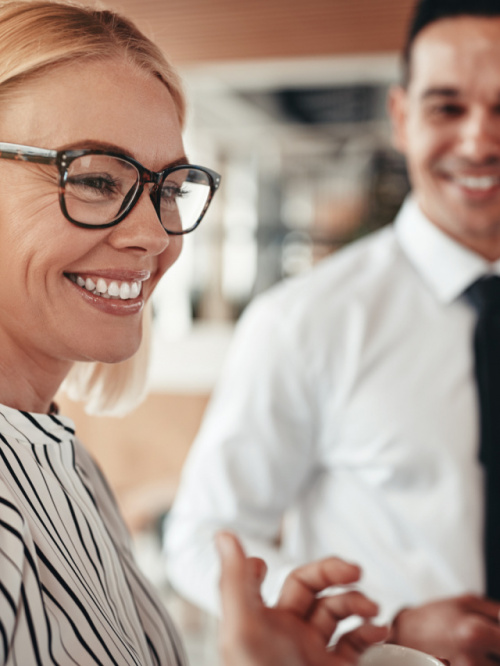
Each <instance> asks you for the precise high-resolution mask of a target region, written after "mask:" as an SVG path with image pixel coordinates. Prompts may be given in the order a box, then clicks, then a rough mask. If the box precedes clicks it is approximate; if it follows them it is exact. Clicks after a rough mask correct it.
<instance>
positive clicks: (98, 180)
mask: <svg viewBox="0 0 500 666" xmlns="http://www.w3.org/2000/svg"><path fill="white" fill-rule="evenodd" d="M67 185H70V186H72V187H76V188H80V189H86V190H89V191H94V192H95V193H96V194H98V193H101V194H115V193H117V192H118V191H119V187H118V185H119V183H118V181H116V180H115V179H113V178H112V177H111V176H107V175H102V174H85V175H81V176H71V178H69V179H68V183H67Z"/></svg>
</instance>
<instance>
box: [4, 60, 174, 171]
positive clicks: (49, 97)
mask: <svg viewBox="0 0 500 666" xmlns="http://www.w3.org/2000/svg"><path fill="white" fill-rule="evenodd" d="M2 107H3V108H2V112H1V113H0V133H1V139H2V140H3V141H11V142H16V143H27V144H32V145H38V146H41V147H47V148H58V147H60V146H63V145H65V146H67V145H70V144H71V143H73V142H78V143H81V142H83V141H92V140H95V141H99V142H107V143H112V144H114V145H117V146H122V147H123V149H124V150H126V151H127V152H128V153H129V154H132V155H134V156H135V157H136V158H137V159H139V160H144V159H147V160H148V161H150V160H151V159H155V158H157V159H158V160H159V162H160V163H161V164H164V163H166V162H168V161H170V160H172V159H175V158H176V157H177V155H176V153H178V152H180V154H182V152H183V151H182V137H181V127H180V123H179V119H178V114H177V109H176V108H175V103H174V101H173V99H172V96H171V95H170V92H169V91H168V88H167V87H166V85H165V84H164V83H163V82H162V81H160V79H158V78H157V77H155V76H154V75H152V74H150V73H148V72H145V71H143V70H141V69H139V68H138V67H137V66H136V65H134V64H131V63H129V62H127V61H126V60H125V59H120V60H106V61H102V62H85V63H78V64H75V65H66V66H63V67H57V68H55V69H54V70H52V71H50V72H47V73H45V74H44V75H43V76H41V77H37V78H36V79H34V80H32V81H28V82H27V83H26V84H25V85H23V86H22V87H20V88H19V89H18V90H17V91H16V93H15V94H14V95H13V96H12V97H11V99H10V100H7V101H6V104H5V105H4V104H3V105H2Z"/></svg>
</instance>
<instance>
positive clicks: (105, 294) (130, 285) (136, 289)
mask: <svg viewBox="0 0 500 666" xmlns="http://www.w3.org/2000/svg"><path fill="white" fill-rule="evenodd" d="M68 277H69V278H70V280H71V281H72V282H76V284H77V285H78V286H79V287H82V288H84V289H86V290H87V291H90V292H91V293H92V294H93V295H94V296H100V297H102V298H113V299H121V300H123V301H127V300H129V299H131V298H137V297H138V296H139V294H140V293H141V291H142V282H138V281H135V282H122V283H119V282H117V281H116V280H113V281H112V282H111V283H110V284H109V285H108V283H107V282H106V280H104V279H103V278H98V279H97V282H94V281H93V280H92V278H86V279H84V278H82V277H81V276H80V275H75V274H68Z"/></svg>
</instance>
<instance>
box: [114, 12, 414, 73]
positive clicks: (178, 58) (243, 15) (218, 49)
mask: <svg viewBox="0 0 500 666" xmlns="http://www.w3.org/2000/svg"><path fill="white" fill-rule="evenodd" d="M106 4H108V5H110V6H111V7H113V8H115V9H117V10H119V11H121V12H122V13H124V14H126V15H128V16H130V17H131V18H133V19H134V20H135V21H136V22H137V23H138V24H139V26H140V27H141V28H142V29H143V30H144V31H145V32H146V34H148V35H149V36H152V37H153V39H154V40H155V41H156V42H157V43H158V44H159V45H160V46H161V47H162V48H163V49H164V51H165V52H166V53H168V54H169V55H170V57H171V58H172V59H173V61H174V62H176V63H177V64H180V65H190V64H200V63H201V62H221V61H228V60H233V61H234V60H255V59H264V58H292V57H295V58H304V57H309V56H327V55H351V54H371V53H382V52H384V53H385V52H392V51H397V50H399V49H400V48H401V46H402V44H403V41H404V35H405V31H406V24H407V22H408V19H409V16H410V15H411V10H412V7H413V4H414V0H108V2H107V3H106Z"/></svg>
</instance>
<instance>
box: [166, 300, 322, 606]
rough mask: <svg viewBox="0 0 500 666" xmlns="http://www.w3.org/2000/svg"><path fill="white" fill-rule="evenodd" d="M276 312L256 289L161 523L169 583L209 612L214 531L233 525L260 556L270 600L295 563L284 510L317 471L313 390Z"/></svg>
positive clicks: (214, 596)
mask: <svg viewBox="0 0 500 666" xmlns="http://www.w3.org/2000/svg"><path fill="white" fill-rule="evenodd" d="M279 310H280V309H279V308H276V307H275V306H274V304H273V300H272V299H269V298H266V297H264V298H262V297H261V299H258V300H257V301H256V302H254V304H252V305H251V306H250V308H249V309H248V311H247V313H246V314H245V315H244V317H243V318H242V320H241V321H240V324H239V325H238V326H237V330H236V333H235V336H234V340H233V343H232V346H231V349H230V351H229V354H228V360H227V362H226V364H225V369H224V371H223V374H222V377H221V380H220V382H219V385H218V387H217V389H216V391H215V393H214V396H213V398H212V401H211V404H210V406H209V408H208V410H207V414H206V417H205V420H204V423H203V426H202V428H201V430H200V433H199V436H198V438H197V440H196V442H195V444H194V445H193V448H192V450H191V452H190V455H189V456H188V461H187V464H186V466H185V468H184V472H183V476H182V480H181V484H180V489H179V492H178V495H177V498H176V501H175V503H174V506H173V509H172V511H171V512H170V515H169V518H168V520H167V523H166V529H165V554H166V562H167V570H168V573H169V577H170V579H171V582H172V583H173V585H174V587H176V588H177V589H178V591H179V592H180V593H181V594H182V595H183V596H185V597H187V598H188V599H190V600H191V601H193V602H195V603H196V604H198V605H200V606H201V607H203V608H205V609H206V610H209V611H211V612H218V610H219V607H218V578H219V564H218V558H217V555H216V551H215V548H214V544H213V538H214V534H215V532H216V531H218V530H219V529H221V528H223V529H229V530H232V531H234V532H236V533H237V534H238V535H239V536H240V538H241V539H242V541H243V544H244V546H245V548H246V551H247V554H248V555H253V556H257V557H262V558H263V559H264V560H265V561H266V563H267V565H268V575H267V577H266V580H265V583H264V587H263V594H264V597H265V599H266V601H268V602H270V603H272V602H274V601H275V600H276V598H277V595H278V593H279V590H280V588H281V585H282V583H283V581H284V579H285V578H286V575H287V574H288V573H289V572H290V571H291V570H292V569H293V568H295V567H296V566H297V565H298V564H299V563H298V562H295V561H292V560H290V559H288V558H286V557H285V556H284V555H283V553H282V552H281V550H280V548H279V546H278V543H279V538H280V532H281V526H282V520H283V515H284V512H285V510H286V509H287V508H288V507H289V506H290V505H291V504H292V503H293V501H294V498H295V497H296V496H297V495H298V493H300V492H301V489H302V488H303V487H304V486H305V485H307V484H308V483H309V482H310V480H311V477H312V475H313V473H314V468H315V465H316V454H315V434H314V427H315V423H316V419H315V418H314V410H315V407H314V400H315V398H314V391H313V387H312V381H311V378H310V377H308V374H307V372H306V370H305V368H304V367H302V365H301V363H302V362H303V354H301V353H300V348H299V343H298V342H297V341H295V340H294V339H293V338H292V336H291V335H290V333H289V329H288V328H287V316H286V313H280V311H279Z"/></svg>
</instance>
